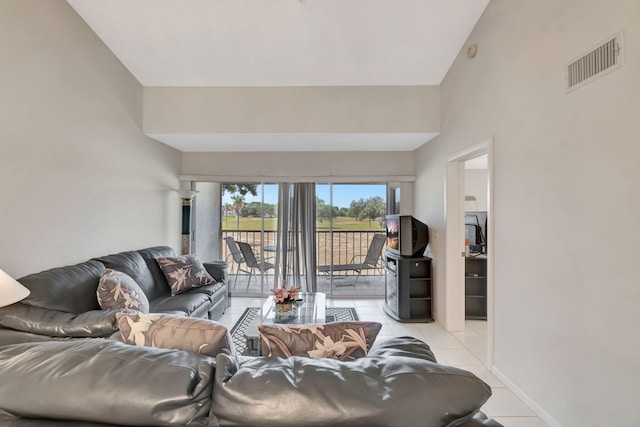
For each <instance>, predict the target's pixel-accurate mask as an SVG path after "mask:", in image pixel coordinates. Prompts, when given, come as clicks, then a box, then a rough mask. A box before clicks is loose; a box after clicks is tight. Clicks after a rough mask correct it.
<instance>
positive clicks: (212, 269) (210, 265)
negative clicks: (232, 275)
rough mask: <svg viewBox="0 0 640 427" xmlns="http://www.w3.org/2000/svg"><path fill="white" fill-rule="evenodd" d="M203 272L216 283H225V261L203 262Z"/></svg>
mask: <svg viewBox="0 0 640 427" xmlns="http://www.w3.org/2000/svg"><path fill="white" fill-rule="evenodd" d="M202 265H204V268H205V270H207V273H209V274H210V275H211V277H213V278H214V279H216V282H225V283H227V263H226V262H225V261H209V262H203V263H202Z"/></svg>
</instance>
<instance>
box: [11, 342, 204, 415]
mask: <svg viewBox="0 0 640 427" xmlns="http://www.w3.org/2000/svg"><path fill="white" fill-rule="evenodd" d="M214 369H215V360H214V359H213V358H210V357H207V356H200V355H197V354H193V353H189V352H186V351H181V350H165V349H159V348H150V347H136V346H131V345H128V344H123V343H120V342H117V341H109V340H75V341H62V342H61V341H49V342H42V343H25V344H17V345H10V346H4V347H0V409H2V410H4V411H6V412H8V413H10V414H13V415H17V416H24V417H34V418H51V419H58V420H81V421H90V422H102V423H108V424H109V425H113V424H120V425H144V426H151V425H153V426H168V425H185V424H189V425H193V424H197V422H198V421H199V420H200V421H202V420H204V419H205V418H206V416H207V414H208V412H209V410H210V408H211V393H212V379H213V372H214Z"/></svg>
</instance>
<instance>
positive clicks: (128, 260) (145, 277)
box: [93, 251, 170, 300]
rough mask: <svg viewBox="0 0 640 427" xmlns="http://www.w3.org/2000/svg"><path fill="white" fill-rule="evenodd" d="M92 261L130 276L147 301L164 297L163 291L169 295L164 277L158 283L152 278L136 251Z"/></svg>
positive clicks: (146, 265)
mask: <svg viewBox="0 0 640 427" xmlns="http://www.w3.org/2000/svg"><path fill="white" fill-rule="evenodd" d="M93 261H98V262H101V263H102V264H104V266H105V267H106V268H111V269H113V270H117V271H121V272H123V273H125V274H127V275H129V276H131V278H132V279H133V280H135V282H136V283H137V284H138V285H139V286H140V288H141V289H142V291H143V292H144V294H145V296H146V297H147V298H148V299H149V300H153V299H155V298H157V297H159V296H164V295H165V292H163V291H166V294H167V295H168V294H169V293H170V292H169V285H168V284H167V282H166V280H164V277H163V278H162V281H158V278H157V277H154V275H153V274H152V272H151V270H150V269H149V267H148V264H147V262H146V261H145V260H144V259H143V258H142V255H140V254H139V253H138V252H137V251H128V252H120V253H117V254H112V255H105V256H102V257H99V258H93ZM154 262H155V260H154Z"/></svg>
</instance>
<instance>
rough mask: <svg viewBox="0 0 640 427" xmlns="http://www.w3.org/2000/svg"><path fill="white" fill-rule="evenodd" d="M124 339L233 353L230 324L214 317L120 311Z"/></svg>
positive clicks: (194, 350)
mask: <svg viewBox="0 0 640 427" xmlns="http://www.w3.org/2000/svg"><path fill="white" fill-rule="evenodd" d="M116 319H117V320H118V326H119V327H120V334H121V335H122V339H123V340H124V342H126V343H128V344H133V345H139V346H147V347H160V348H176V349H179V350H185V351H190V352H192V353H197V354H205V355H207V356H216V355H217V354H218V353H226V354H232V353H233V341H232V340H231V335H229V331H228V330H227V328H226V327H225V326H224V325H222V324H220V323H218V322H215V321H213V320H207V319H197V318H193V317H184V316H178V315H175V314H156V313H151V314H142V313H138V314H127V313H118V314H117V315H116Z"/></svg>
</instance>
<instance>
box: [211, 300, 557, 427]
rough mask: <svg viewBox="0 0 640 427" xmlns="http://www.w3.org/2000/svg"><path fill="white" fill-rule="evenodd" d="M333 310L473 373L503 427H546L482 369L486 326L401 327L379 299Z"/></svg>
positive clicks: (237, 310)
mask: <svg viewBox="0 0 640 427" xmlns="http://www.w3.org/2000/svg"><path fill="white" fill-rule="evenodd" d="M261 303H262V300H261V299H259V298H239V297H236V298H232V304H231V307H230V309H229V310H227V312H226V313H225V314H224V316H223V317H222V318H221V319H220V322H222V323H224V324H225V325H227V326H228V328H231V327H232V326H233V324H234V323H235V321H236V320H237V318H238V316H240V314H242V313H243V312H244V310H245V308H247V307H259V306H260V305H261ZM327 305H329V306H334V307H356V309H357V311H358V314H359V316H360V319H361V320H370V321H377V322H380V323H382V325H383V326H382V330H381V331H380V336H399V335H410V336H414V337H416V338H420V339H422V340H424V341H425V342H427V343H428V344H429V345H430V346H431V349H432V350H433V352H434V353H435V355H436V357H437V358H438V361H439V362H440V363H444V364H448V365H452V366H456V367H459V368H462V369H466V370H468V371H471V372H473V373H474V374H476V375H477V376H478V377H480V378H481V379H482V380H483V381H485V382H486V383H487V384H489V385H490V386H491V388H492V390H493V396H491V398H490V399H489V401H488V402H487V403H486V404H485V405H484V407H483V408H482V410H483V411H484V412H485V413H486V414H487V415H488V416H490V417H492V418H494V419H495V420H496V421H498V422H500V423H501V424H503V425H504V426H505V427H545V426H546V425H547V424H545V423H544V422H543V421H542V420H541V419H540V418H538V417H536V415H535V413H534V412H533V411H532V410H531V409H529V408H528V407H527V406H526V405H525V404H524V403H523V402H522V401H521V400H520V399H519V398H518V397H516V396H515V395H514V394H513V393H512V392H511V391H510V390H509V389H508V388H506V386H505V385H504V384H502V383H501V382H500V381H499V380H498V379H497V378H496V377H495V376H494V375H493V374H492V373H491V372H490V371H489V370H488V369H487V368H486V366H485V363H486V352H487V344H486V322H484V321H477V320H474V321H467V327H466V330H465V332H456V333H449V332H447V331H446V330H444V329H443V328H442V327H441V326H440V325H438V324H437V323H400V322H396V321H395V320H393V319H391V318H389V317H388V316H386V315H385V314H384V313H383V311H382V305H383V300H381V299H334V300H331V301H329V302H328V303H327Z"/></svg>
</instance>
